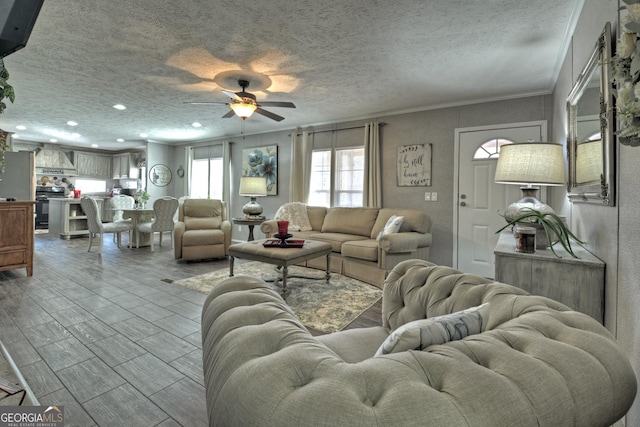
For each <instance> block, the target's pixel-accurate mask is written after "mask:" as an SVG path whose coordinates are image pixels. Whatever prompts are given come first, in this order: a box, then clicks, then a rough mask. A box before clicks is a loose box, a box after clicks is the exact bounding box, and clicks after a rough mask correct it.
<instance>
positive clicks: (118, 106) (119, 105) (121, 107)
mask: <svg viewBox="0 0 640 427" xmlns="http://www.w3.org/2000/svg"><path fill="white" fill-rule="evenodd" d="M113 108H115V109H116V110H126V109H127V107H125V106H124V105H122V104H116V105H114V106H113Z"/></svg>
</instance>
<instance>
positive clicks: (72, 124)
mask: <svg viewBox="0 0 640 427" xmlns="http://www.w3.org/2000/svg"><path fill="white" fill-rule="evenodd" d="M67 124H68V125H69V126H78V122H74V121H73V120H69V121H68V122H67Z"/></svg>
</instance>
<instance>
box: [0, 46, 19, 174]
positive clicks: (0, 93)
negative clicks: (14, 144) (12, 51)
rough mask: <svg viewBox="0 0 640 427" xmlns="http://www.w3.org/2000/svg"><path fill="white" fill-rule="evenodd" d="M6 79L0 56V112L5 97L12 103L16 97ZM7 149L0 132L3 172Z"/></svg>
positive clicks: (0, 159)
mask: <svg viewBox="0 0 640 427" xmlns="http://www.w3.org/2000/svg"><path fill="white" fill-rule="evenodd" d="M8 79H9V72H8V71H7V69H6V68H5V66H4V60H3V59H2V58H0V114H2V113H3V112H4V109H5V108H7V104H5V102H4V100H5V98H7V99H8V100H9V101H11V102H12V103H13V101H14V100H15V98H16V94H15V92H14V91H13V86H11V85H10V84H9V83H7V80H8ZM8 149H9V144H8V143H7V135H6V134H5V133H4V132H2V135H0V173H1V172H4V152H5V151H7V150H8Z"/></svg>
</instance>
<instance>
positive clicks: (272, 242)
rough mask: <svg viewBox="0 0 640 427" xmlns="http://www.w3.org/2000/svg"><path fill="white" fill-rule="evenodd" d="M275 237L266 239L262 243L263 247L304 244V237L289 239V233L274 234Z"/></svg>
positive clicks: (290, 246)
mask: <svg viewBox="0 0 640 427" xmlns="http://www.w3.org/2000/svg"><path fill="white" fill-rule="evenodd" d="M273 237H275V239H267V240H265V241H264V242H263V243H262V246H264V247H265V248H301V247H303V246H304V239H290V237H293V235H291V234H285V235H284V236H281V235H280V234H274V235H273Z"/></svg>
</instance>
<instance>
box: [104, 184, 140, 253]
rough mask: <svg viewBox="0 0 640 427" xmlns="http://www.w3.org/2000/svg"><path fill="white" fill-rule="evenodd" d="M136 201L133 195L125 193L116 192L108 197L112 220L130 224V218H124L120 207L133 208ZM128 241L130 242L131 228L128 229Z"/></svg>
mask: <svg viewBox="0 0 640 427" xmlns="http://www.w3.org/2000/svg"><path fill="white" fill-rule="evenodd" d="M135 204H136V201H135V199H134V198H133V197H131V196H127V195H126V194H116V195H114V196H113V197H112V198H110V199H109V209H111V211H112V212H113V219H112V222H124V223H128V224H131V218H127V219H124V218H123V217H122V213H123V212H122V209H133V207H134V206H135ZM115 240H116V235H115V234H114V235H113V241H114V242H115ZM129 242H131V229H129Z"/></svg>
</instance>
